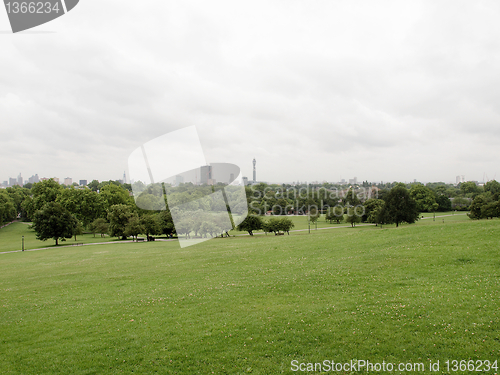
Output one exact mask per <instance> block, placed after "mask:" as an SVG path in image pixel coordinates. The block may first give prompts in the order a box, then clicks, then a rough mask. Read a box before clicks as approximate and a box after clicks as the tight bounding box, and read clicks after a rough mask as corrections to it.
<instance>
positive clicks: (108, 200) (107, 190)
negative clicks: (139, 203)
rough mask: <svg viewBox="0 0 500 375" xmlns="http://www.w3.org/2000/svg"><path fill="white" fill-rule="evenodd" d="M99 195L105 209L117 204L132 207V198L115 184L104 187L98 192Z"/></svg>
mask: <svg viewBox="0 0 500 375" xmlns="http://www.w3.org/2000/svg"><path fill="white" fill-rule="evenodd" d="M99 195H100V196H101V197H102V199H103V200H104V202H105V207H111V206H114V205H117V204H126V205H132V204H133V203H134V200H133V198H131V197H130V194H129V192H128V191H127V190H125V189H124V188H122V187H121V186H117V185H115V184H109V185H104V186H103V187H102V188H101V190H100V191H99Z"/></svg>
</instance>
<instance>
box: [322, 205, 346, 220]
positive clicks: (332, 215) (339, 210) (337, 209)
mask: <svg viewBox="0 0 500 375" xmlns="http://www.w3.org/2000/svg"><path fill="white" fill-rule="evenodd" d="M325 219H326V220H327V221H329V222H330V223H331V222H332V221H335V222H336V223H337V224H340V222H341V221H343V220H344V207H342V206H340V205H336V206H334V207H330V208H329V209H328V211H327V213H326V217H325Z"/></svg>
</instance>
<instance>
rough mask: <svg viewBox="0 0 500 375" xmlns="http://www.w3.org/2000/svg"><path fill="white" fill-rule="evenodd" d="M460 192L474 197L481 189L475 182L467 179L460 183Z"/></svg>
mask: <svg viewBox="0 0 500 375" xmlns="http://www.w3.org/2000/svg"><path fill="white" fill-rule="evenodd" d="M460 192H461V193H462V194H463V195H464V196H466V197H471V198H474V197H475V196H476V195H477V194H479V193H480V192H481V189H480V188H479V186H477V185H476V183H475V182H472V181H467V182H462V183H461V184H460Z"/></svg>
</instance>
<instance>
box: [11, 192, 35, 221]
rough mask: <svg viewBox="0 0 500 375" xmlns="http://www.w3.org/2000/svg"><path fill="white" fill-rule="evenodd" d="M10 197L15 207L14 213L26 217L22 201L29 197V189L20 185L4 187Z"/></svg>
mask: <svg viewBox="0 0 500 375" xmlns="http://www.w3.org/2000/svg"><path fill="white" fill-rule="evenodd" d="M6 191H7V193H9V195H10V197H11V198H12V200H13V201H14V207H15V208H16V213H17V214H19V215H20V217H21V218H26V217H27V215H26V212H25V210H24V209H23V203H24V201H25V200H27V199H30V194H31V191H30V190H29V189H27V188H24V187H20V186H17V185H16V186H13V187H8V188H7V189H6Z"/></svg>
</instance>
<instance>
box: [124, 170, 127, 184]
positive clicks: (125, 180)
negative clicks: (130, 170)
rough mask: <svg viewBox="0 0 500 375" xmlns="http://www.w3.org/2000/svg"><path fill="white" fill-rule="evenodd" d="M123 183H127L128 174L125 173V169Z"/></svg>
mask: <svg viewBox="0 0 500 375" xmlns="http://www.w3.org/2000/svg"><path fill="white" fill-rule="evenodd" d="M123 183H124V184H126V183H127V175H126V174H125V171H123Z"/></svg>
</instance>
